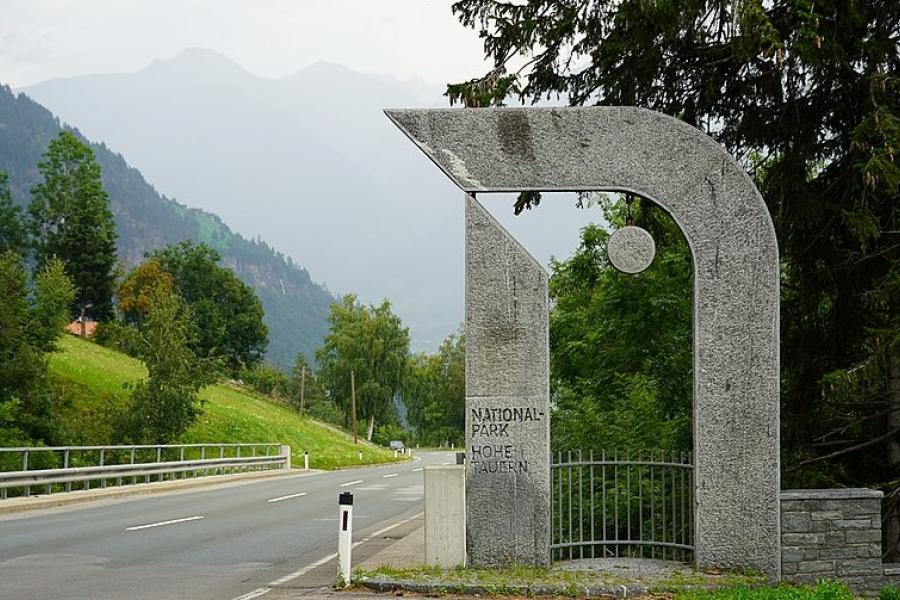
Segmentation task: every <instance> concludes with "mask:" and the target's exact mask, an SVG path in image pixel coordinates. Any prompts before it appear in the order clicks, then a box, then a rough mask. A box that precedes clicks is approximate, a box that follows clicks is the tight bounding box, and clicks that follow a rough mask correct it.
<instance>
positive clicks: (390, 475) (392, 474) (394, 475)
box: [382, 473, 400, 479]
mask: <svg viewBox="0 0 900 600" xmlns="http://www.w3.org/2000/svg"><path fill="white" fill-rule="evenodd" d="M399 474H400V473H391V474H389V475H382V477H383V478H385V479H387V478H388V477H396V476H397V475H399Z"/></svg>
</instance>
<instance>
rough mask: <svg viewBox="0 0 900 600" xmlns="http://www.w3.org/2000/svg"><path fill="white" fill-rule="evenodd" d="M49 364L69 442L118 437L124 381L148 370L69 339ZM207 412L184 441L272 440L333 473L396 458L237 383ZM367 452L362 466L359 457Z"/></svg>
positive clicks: (213, 393)
mask: <svg viewBox="0 0 900 600" xmlns="http://www.w3.org/2000/svg"><path fill="white" fill-rule="evenodd" d="M59 348H60V351H59V352H56V353H54V354H53V356H52V358H51V360H50V374H51V376H52V377H53V380H54V382H55V383H56V385H57V388H58V389H59V390H60V392H61V393H60V397H61V400H60V401H59V402H57V404H56V405H55V406H54V409H53V417H54V419H55V420H56V424H57V426H58V427H59V429H60V431H61V432H62V435H63V437H64V438H65V439H66V440H67V441H68V443H69V444H72V445H74V444H84V445H99V444H108V443H111V441H112V440H113V432H114V430H115V427H116V415H117V414H119V412H120V411H121V410H123V409H124V408H125V406H126V405H127V402H128V397H129V394H130V392H129V390H128V388H127V387H126V386H127V384H129V383H133V382H135V381H138V380H140V379H142V378H144V377H146V376H147V371H146V369H145V368H144V365H143V364H142V363H141V362H140V361H137V360H135V359H133V358H131V357H129V356H126V355H124V354H121V353H119V352H116V351H114V350H110V349H109V348H104V347H102V346H99V345H97V344H94V343H91V342H85V341H83V340H80V339H78V338H75V337H72V336H64V337H63V338H62V339H61V340H60V342H59ZM200 397H201V399H202V400H203V401H204V402H203V414H202V415H201V416H200V418H199V420H198V421H197V423H195V424H194V425H193V426H192V427H191V428H190V429H189V430H188V431H187V432H185V433H184V435H182V436H181V439H180V440H179V442H180V443H185V444H193V443H223V442H225V443H232V442H271V443H279V444H289V445H290V446H291V453H292V454H293V464H294V466H295V467H296V466H298V465H299V466H300V467H301V468H302V466H303V452H304V450H306V451H308V452H309V456H310V467H312V468H315V469H335V468H341V467H348V466H354V465H359V464H373V463H384V462H391V461H393V460H395V459H394V458H393V453H392V452H390V451H389V450H387V449H384V448H381V447H378V446H375V445H373V444H369V443H367V442H364V441H362V440H360V443H359V444H358V445H354V444H353V439H352V438H351V437H350V436H349V435H348V434H346V433H344V432H342V431H339V430H337V429H336V428H334V427H331V426H330V425H326V424H324V423H321V422H319V421H316V420H314V419H310V418H305V417H301V416H300V415H298V414H297V412H296V411H294V410H292V409H290V408H288V407H286V406H281V405H279V404H275V403H273V402H271V401H269V400H267V399H265V398H262V397H260V396H259V395H257V394H254V393H252V392H250V391H249V390H247V389H243V388H240V387H237V386H232V385H228V384H217V385H212V386H209V387H207V388H205V389H204V390H203V391H201V393H200ZM360 450H362V453H363V459H362V461H360V460H359V458H358V452H359V451H360Z"/></svg>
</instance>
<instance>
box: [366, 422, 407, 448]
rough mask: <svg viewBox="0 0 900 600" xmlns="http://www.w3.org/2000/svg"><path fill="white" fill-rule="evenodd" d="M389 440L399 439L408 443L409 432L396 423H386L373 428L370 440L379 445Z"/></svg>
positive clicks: (384, 444)
mask: <svg viewBox="0 0 900 600" xmlns="http://www.w3.org/2000/svg"><path fill="white" fill-rule="evenodd" d="M391 440H400V441H402V442H404V443H405V444H409V434H408V433H407V432H406V430H405V429H403V427H401V426H400V425H399V424H397V423H388V424H386V425H381V426H380V427H377V428H376V429H375V433H374V435H373V436H372V441H373V442H375V443H376V444H378V445H379V446H387V445H389V444H390V443H391Z"/></svg>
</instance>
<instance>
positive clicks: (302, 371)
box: [300, 365, 306, 414]
mask: <svg viewBox="0 0 900 600" xmlns="http://www.w3.org/2000/svg"><path fill="white" fill-rule="evenodd" d="M305 385H306V365H303V366H302V368H301V369H300V414H303V388H304V386H305Z"/></svg>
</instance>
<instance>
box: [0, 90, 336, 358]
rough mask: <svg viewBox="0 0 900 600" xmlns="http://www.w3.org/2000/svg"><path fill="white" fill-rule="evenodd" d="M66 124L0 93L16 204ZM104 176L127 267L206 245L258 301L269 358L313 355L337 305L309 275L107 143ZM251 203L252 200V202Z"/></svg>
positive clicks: (3, 156) (98, 149) (2, 163)
mask: <svg viewBox="0 0 900 600" xmlns="http://www.w3.org/2000/svg"><path fill="white" fill-rule="evenodd" d="M61 127H62V125H61V124H60V122H59V121H58V119H56V118H55V117H54V116H53V115H52V114H51V113H50V112H49V111H48V110H47V109H45V108H44V107H43V106H41V105H40V104H37V103H36V102H34V101H33V100H31V99H30V98H28V97H27V96H25V95H24V94H19V95H16V94H15V93H13V92H12V90H10V88H9V87H5V86H0V171H6V172H7V173H9V179H10V186H11V188H12V195H13V200H14V201H15V202H16V203H17V204H19V205H20V206H23V207H24V206H25V205H27V204H28V202H29V200H30V190H31V188H32V186H34V185H35V184H36V183H38V181H39V173H38V171H37V168H36V165H37V163H38V161H39V160H40V158H41V153H42V152H44V150H45V149H46V147H47V144H48V143H49V142H50V140H51V139H52V138H53V137H55V136H56V135H57V134H58V133H59V130H60V128H61ZM91 148H92V149H93V151H94V155H95V156H96V158H97V161H98V162H99V163H100V165H101V166H102V169H103V185H104V187H105V188H106V190H107V192H108V193H109V198H110V204H111V208H112V211H113V214H114V216H115V220H116V227H117V229H118V233H119V240H118V253H119V258H120V259H121V260H122V262H123V263H125V264H126V265H128V266H131V265H134V264H135V263H137V262H138V261H139V260H140V259H141V258H142V257H143V256H144V253H145V252H147V251H150V250H153V249H156V248H160V247H162V246H165V245H166V244H170V243H173V242H178V241H181V240H194V241H200V242H206V243H207V244H209V245H210V246H212V247H213V248H215V249H216V250H218V251H219V252H220V253H221V254H222V257H223V262H224V263H225V264H226V265H228V266H229V267H231V268H232V269H233V270H234V271H235V273H237V275H238V276H239V277H240V278H241V279H242V280H243V281H244V282H245V283H247V284H248V285H250V286H251V287H252V288H253V289H254V290H255V291H256V293H257V294H258V295H259V297H260V300H261V301H262V304H263V307H264V309H265V312H266V317H265V321H266V325H268V327H269V347H268V354H267V358H268V359H269V360H270V361H271V362H273V363H274V364H276V365H279V366H282V367H287V366H288V365H290V364H292V362H293V359H294V356H295V355H296V354H297V353H298V352H303V353H304V354H306V355H307V356H309V357H312V356H313V352H314V350H315V348H316V347H317V346H318V345H319V344H320V342H321V340H322V337H323V336H324V334H325V331H326V322H325V319H326V317H327V315H328V307H329V305H330V303H331V302H333V301H334V299H333V298H332V296H331V295H330V294H329V293H328V292H327V291H326V290H325V289H324V288H323V287H321V286H320V285H318V284H316V283H314V282H313V281H312V280H311V279H310V276H309V273H308V272H307V271H306V270H305V269H303V268H301V267H299V266H298V265H295V264H294V263H293V262H292V260H291V259H290V258H288V257H285V256H284V255H282V254H280V253H278V252H276V251H275V250H274V249H272V248H271V247H269V246H268V245H267V244H266V243H265V242H263V241H261V240H246V239H244V238H243V237H241V236H240V235H238V234H236V233H234V232H232V231H231V229H229V228H228V227H227V226H226V225H225V224H224V223H223V222H222V221H221V220H220V219H219V218H218V217H217V216H216V215H213V214H210V213H207V212H204V211H200V210H196V209H189V208H187V207H185V206H183V205H181V204H179V203H178V202H176V201H175V200H173V199H170V198H166V197H165V196H162V195H160V194H159V193H158V192H157V191H156V190H155V189H154V188H153V186H151V185H150V184H149V183H148V182H147V181H146V180H145V179H144V177H143V176H142V175H141V173H140V172H139V171H138V170H137V169H134V168H132V167H130V166H129V165H128V163H127V162H126V161H125V159H124V158H123V157H122V156H121V155H119V154H116V153H115V152H113V151H112V150H110V149H109V148H107V147H106V146H105V145H104V144H102V143H101V144H95V143H92V144H91ZM253 201H254V199H253V198H247V202H248V203H252V202H253Z"/></svg>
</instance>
